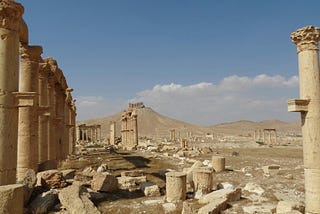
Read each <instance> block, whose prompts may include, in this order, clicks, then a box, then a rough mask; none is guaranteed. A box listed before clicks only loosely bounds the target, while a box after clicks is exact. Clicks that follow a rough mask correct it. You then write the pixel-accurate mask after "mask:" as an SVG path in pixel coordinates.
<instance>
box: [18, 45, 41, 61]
mask: <svg viewBox="0 0 320 214" xmlns="http://www.w3.org/2000/svg"><path fill="white" fill-rule="evenodd" d="M19 52H20V56H21V58H22V59H27V60H30V61H33V62H39V61H40V60H41V58H40V56H41V54H42V47H41V46H29V45H25V44H20V48H19Z"/></svg>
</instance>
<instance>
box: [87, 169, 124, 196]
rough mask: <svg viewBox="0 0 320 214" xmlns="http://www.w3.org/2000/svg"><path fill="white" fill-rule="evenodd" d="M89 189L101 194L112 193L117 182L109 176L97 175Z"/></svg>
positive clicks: (116, 187)
mask: <svg viewBox="0 0 320 214" xmlns="http://www.w3.org/2000/svg"><path fill="white" fill-rule="evenodd" d="M91 189H92V190H94V191H101V192H112V191H115V190H117V189H118V180H117V179H116V177H114V176H113V175H110V174H102V173H97V174H95V175H94V176H93V179H92V181H91Z"/></svg>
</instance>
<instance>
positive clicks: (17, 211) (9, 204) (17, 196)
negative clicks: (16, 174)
mask: <svg viewBox="0 0 320 214" xmlns="http://www.w3.org/2000/svg"><path fill="white" fill-rule="evenodd" d="M23 194H24V191H23V185H22V184H11V185H4V186H0V211H1V213H6V214H22V213H23Z"/></svg>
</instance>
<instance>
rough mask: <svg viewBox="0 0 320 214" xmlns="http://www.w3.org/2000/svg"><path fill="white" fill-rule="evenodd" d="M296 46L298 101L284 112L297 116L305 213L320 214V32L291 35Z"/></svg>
mask: <svg viewBox="0 0 320 214" xmlns="http://www.w3.org/2000/svg"><path fill="white" fill-rule="evenodd" d="M290 37H291V40H292V42H293V43H294V44H296V46H297V52H298V64H299V81H300V99H293V100H289V101H288V110H289V111H292V112H301V128H302V136H303V160H304V176H305V205H306V213H313V214H315V213H320V146H319V143H320V127H319V124H320V73H319V52H318V51H319V48H318V41H319V37H320V29H319V28H316V27H314V26H307V27H304V28H300V29H298V30H297V31H296V32H294V33H292V34H291V36H290Z"/></svg>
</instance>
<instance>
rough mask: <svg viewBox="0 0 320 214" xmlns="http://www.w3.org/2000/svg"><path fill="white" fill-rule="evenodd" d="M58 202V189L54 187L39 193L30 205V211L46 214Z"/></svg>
mask: <svg viewBox="0 0 320 214" xmlns="http://www.w3.org/2000/svg"><path fill="white" fill-rule="evenodd" d="M58 203H59V200H58V191H57V190H55V189H52V190H50V191H48V192H45V193H42V194H40V195H38V196H37V197H36V198H35V199H34V200H33V201H32V202H31V204H30V205H29V211H30V212H31V213H36V214H46V213H48V211H49V210H51V209H52V208H53V207H54V206H55V205H56V204H58Z"/></svg>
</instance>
